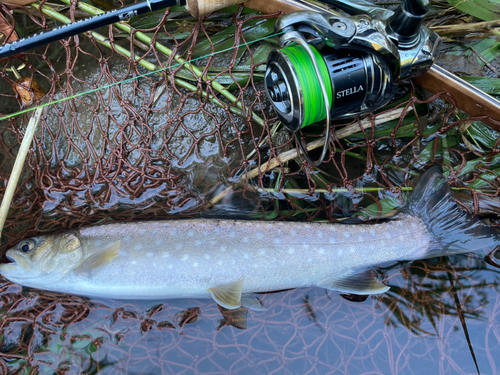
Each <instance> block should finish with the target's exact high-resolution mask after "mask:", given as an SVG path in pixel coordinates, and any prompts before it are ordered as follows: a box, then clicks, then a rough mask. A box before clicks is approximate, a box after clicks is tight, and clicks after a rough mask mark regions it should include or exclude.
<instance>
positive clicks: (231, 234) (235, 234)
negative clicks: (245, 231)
mask: <svg viewBox="0 0 500 375" xmlns="http://www.w3.org/2000/svg"><path fill="white" fill-rule="evenodd" d="M236 236H237V233H236V232H235V231H234V230H232V231H231V232H229V237H231V238H236Z"/></svg>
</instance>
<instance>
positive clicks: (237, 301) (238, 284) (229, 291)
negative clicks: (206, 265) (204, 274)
mask: <svg viewBox="0 0 500 375" xmlns="http://www.w3.org/2000/svg"><path fill="white" fill-rule="evenodd" d="M243 281H244V278H243V276H242V277H240V278H239V279H238V280H236V281H233V282H232V283H227V284H223V285H219V286H216V287H213V288H209V289H208V292H209V293H210V295H211V296H212V298H213V299H214V300H215V302H217V303H218V304H219V305H221V306H222V307H224V308H226V309H229V310H234V309H237V308H238V307H240V306H241V293H242V291H243Z"/></svg>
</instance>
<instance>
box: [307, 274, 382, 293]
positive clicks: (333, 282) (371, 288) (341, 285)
mask: <svg viewBox="0 0 500 375" xmlns="http://www.w3.org/2000/svg"><path fill="white" fill-rule="evenodd" d="M317 286H318V287H321V288H326V289H331V290H337V291H339V292H344V293H352V294H358V295H368V294H380V293H385V292H387V291H388V290H389V289H390V288H389V287H388V286H386V285H384V284H382V283H381V282H380V281H378V277H377V274H376V273H375V272H373V271H372V270H366V271H362V272H359V273H352V274H350V275H348V276H344V277H340V278H338V277H332V278H328V279H325V280H323V281H321V282H320V283H318V284H317Z"/></svg>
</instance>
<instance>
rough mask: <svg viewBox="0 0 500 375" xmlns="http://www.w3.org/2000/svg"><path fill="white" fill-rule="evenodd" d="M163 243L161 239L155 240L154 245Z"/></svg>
mask: <svg viewBox="0 0 500 375" xmlns="http://www.w3.org/2000/svg"><path fill="white" fill-rule="evenodd" d="M163 244H164V242H163V240H156V241H155V245H156V246H161V245H163Z"/></svg>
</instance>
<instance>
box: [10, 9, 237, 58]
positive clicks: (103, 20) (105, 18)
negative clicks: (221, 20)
mask: <svg viewBox="0 0 500 375" xmlns="http://www.w3.org/2000/svg"><path fill="white" fill-rule="evenodd" d="M241 2H242V1H241V0H146V1H145V2H142V3H136V4H132V5H129V6H126V7H123V8H118V9H114V10H111V11H109V12H106V13H103V14H99V15H97V16H93V17H89V18H85V19H83V20H80V21H77V22H73V23H70V24H67V25H63V26H60V27H56V28H54V29H52V30H49V31H44V32H41V33H38V34H35V35H32V36H30V37H27V38H23V39H20V40H17V41H15V42H12V43H8V44H4V45H2V46H0V59H3V58H6V57H9V56H12V55H15V54H18V53H20V52H24V51H27V50H29V49H32V48H35V47H39V46H43V45H46V44H49V43H51V42H55V41H58V40H61V39H64V38H69V37H71V36H75V35H78V34H81V33H84V32H87V31H91V30H94V29H96V28H98V27H102V26H107V25H111V24H112V23H115V22H120V21H125V20H127V19H129V18H132V17H135V16H138V15H141V14H145V13H149V12H154V11H157V10H161V9H165V8H168V7H171V6H174V5H179V6H185V7H186V9H187V10H188V11H189V13H191V15H192V16H193V17H196V18H198V17H200V16H202V15H204V14H207V13H210V12H213V11H216V10H219V9H223V8H225V7H227V6H229V5H234V4H238V3H241Z"/></svg>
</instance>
